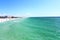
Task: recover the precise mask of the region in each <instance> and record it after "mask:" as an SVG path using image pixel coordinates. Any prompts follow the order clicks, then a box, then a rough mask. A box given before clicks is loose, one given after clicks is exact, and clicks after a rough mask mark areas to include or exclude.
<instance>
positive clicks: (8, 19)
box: [0, 18, 16, 23]
mask: <svg viewBox="0 0 60 40" xmlns="http://www.w3.org/2000/svg"><path fill="white" fill-rule="evenodd" d="M15 19H16V18H0V23H1V22H6V21H10V20H15Z"/></svg>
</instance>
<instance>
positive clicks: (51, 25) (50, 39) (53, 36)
mask: <svg viewBox="0 0 60 40" xmlns="http://www.w3.org/2000/svg"><path fill="white" fill-rule="evenodd" d="M0 40H60V18H59V17H29V18H23V19H16V20H12V21H7V22H3V23H0Z"/></svg>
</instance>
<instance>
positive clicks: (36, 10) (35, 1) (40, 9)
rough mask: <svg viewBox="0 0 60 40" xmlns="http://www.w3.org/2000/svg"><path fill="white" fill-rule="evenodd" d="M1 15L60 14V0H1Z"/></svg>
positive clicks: (35, 15)
mask: <svg viewBox="0 0 60 40" xmlns="http://www.w3.org/2000/svg"><path fill="white" fill-rule="evenodd" d="M0 15H13V16H34V17H38V16H39V17H40V16H60V0H0Z"/></svg>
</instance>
